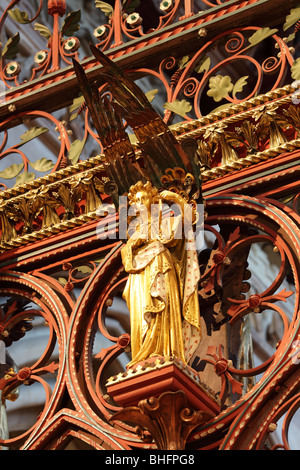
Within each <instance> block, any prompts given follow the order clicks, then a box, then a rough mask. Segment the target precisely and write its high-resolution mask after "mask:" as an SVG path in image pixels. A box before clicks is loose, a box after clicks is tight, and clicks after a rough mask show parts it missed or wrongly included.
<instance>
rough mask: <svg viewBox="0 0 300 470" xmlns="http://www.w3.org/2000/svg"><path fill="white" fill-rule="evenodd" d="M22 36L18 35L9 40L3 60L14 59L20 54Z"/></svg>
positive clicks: (4, 48) (2, 56)
mask: <svg viewBox="0 0 300 470" xmlns="http://www.w3.org/2000/svg"><path fill="white" fill-rule="evenodd" d="M19 42H20V34H19V33H16V34H14V35H13V36H12V37H11V38H9V39H8V41H7V43H6V44H5V46H4V47H3V49H2V54H1V58H2V59H13V58H14V57H15V55H16V54H17V53H18V52H19Z"/></svg>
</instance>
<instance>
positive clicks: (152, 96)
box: [145, 88, 158, 103]
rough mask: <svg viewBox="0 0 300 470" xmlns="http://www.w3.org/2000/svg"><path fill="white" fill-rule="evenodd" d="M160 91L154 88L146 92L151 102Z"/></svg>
mask: <svg viewBox="0 0 300 470" xmlns="http://www.w3.org/2000/svg"><path fill="white" fill-rule="evenodd" d="M157 93H158V89H157V88H155V89H153V90H150V91H147V93H145V96H146V97H147V99H148V101H149V103H152V101H153V100H154V98H155V96H156V95H157Z"/></svg>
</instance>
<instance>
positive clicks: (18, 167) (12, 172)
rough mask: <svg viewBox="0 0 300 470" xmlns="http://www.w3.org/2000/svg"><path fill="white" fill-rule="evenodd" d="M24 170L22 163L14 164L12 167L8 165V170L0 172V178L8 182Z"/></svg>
mask: <svg viewBox="0 0 300 470" xmlns="http://www.w3.org/2000/svg"><path fill="white" fill-rule="evenodd" d="M23 168H24V163H19V164H17V163H14V164H13V165H10V166H9V167H8V168H6V169H5V170H3V171H0V178H3V179H5V180H10V179H12V178H15V176H17V175H18V174H19V173H20V172H21V171H22V170H23Z"/></svg>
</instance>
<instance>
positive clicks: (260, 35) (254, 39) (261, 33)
mask: <svg viewBox="0 0 300 470" xmlns="http://www.w3.org/2000/svg"><path fill="white" fill-rule="evenodd" d="M277 31H278V29H270V28H269V27H267V28H262V29H258V30H257V31H255V33H254V34H252V36H250V38H249V42H250V44H251V47H253V46H256V44H258V43H260V42H261V41H263V40H264V39H266V38H268V37H269V36H273V34H275V33H277Z"/></svg>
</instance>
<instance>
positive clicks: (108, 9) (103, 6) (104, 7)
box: [95, 0, 114, 17]
mask: <svg viewBox="0 0 300 470" xmlns="http://www.w3.org/2000/svg"><path fill="white" fill-rule="evenodd" d="M95 5H96V8H100V10H101V11H102V12H103V13H104V14H105V16H108V17H111V15H112V14H113V12H114V8H113V7H112V6H111V5H110V4H109V3H107V2H102V1H100V0H96V2H95Z"/></svg>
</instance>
